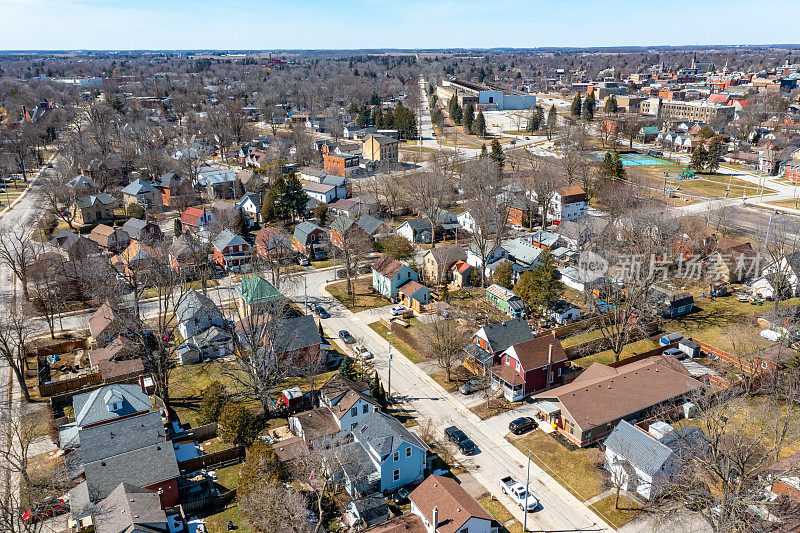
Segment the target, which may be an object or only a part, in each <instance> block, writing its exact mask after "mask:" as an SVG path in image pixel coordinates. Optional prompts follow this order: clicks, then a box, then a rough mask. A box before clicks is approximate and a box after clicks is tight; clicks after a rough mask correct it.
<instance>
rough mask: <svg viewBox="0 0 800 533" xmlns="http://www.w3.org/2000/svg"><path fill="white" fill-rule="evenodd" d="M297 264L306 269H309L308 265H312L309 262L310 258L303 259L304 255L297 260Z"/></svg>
mask: <svg viewBox="0 0 800 533" xmlns="http://www.w3.org/2000/svg"><path fill="white" fill-rule="evenodd" d="M297 262H298V263H299V264H300V266H304V267H307V266H308V265H310V264H311V262H310V261H309V260H308V258H307V257H303V256H302V255H301V256H300V257H298V258H297Z"/></svg>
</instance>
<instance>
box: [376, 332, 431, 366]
mask: <svg viewBox="0 0 800 533" xmlns="http://www.w3.org/2000/svg"><path fill="white" fill-rule="evenodd" d="M369 327H370V328H372V330H373V331H374V332H375V333H377V334H378V335H380V336H381V337H383V338H384V339H386V340H387V341H388V340H390V339H391V343H392V347H393V348H394V349H396V350H397V351H399V352H400V353H401V354H403V355H405V356H406V357H408V359H409V360H410V361H411V362H412V363H415V364H416V363H421V362H422V357H421V356H420V355H419V354H418V353H417V352H416V351H414V349H413V348H411V346H409V345H408V344H406V343H405V342H403V341H401V340H400V339H398V338H397V336H396V335H391V336H389V334H388V333H389V330H388V329H387V328H386V326H384V325H383V324H381V323H380V322H373V323H372V324H370V325H369Z"/></svg>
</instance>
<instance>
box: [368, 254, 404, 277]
mask: <svg viewBox="0 0 800 533" xmlns="http://www.w3.org/2000/svg"><path fill="white" fill-rule="evenodd" d="M403 266H404V265H403V263H401V262H400V261H398V260H397V259H395V258H394V257H392V256H391V255H389V254H381V256H380V257H379V258H378V259H377V261H375V262H374V263H373V264H372V269H373V270H376V271H377V272H379V273H380V274H382V275H384V276H386V277H387V278H391V277H392V276H394V275H395V274H397V273H398V272H399V271H400V269H401V268H403Z"/></svg>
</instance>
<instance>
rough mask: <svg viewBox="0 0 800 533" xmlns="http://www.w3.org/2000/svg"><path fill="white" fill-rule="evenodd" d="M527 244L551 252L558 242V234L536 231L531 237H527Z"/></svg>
mask: <svg viewBox="0 0 800 533" xmlns="http://www.w3.org/2000/svg"><path fill="white" fill-rule="evenodd" d="M527 242H529V243H530V244H532V245H534V246H536V247H537V248H541V249H542V250H548V251H550V250H552V249H553V248H555V247H556V245H557V244H558V242H559V235H558V233H553V232H552V231H545V230H541V229H540V230H536V231H535V232H534V233H533V235H531V236H529V237H527Z"/></svg>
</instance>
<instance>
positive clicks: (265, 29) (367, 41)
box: [0, 0, 800, 50]
mask: <svg viewBox="0 0 800 533" xmlns="http://www.w3.org/2000/svg"><path fill="white" fill-rule="evenodd" d="M798 15H800V0H761V1H760V2H755V1H752V0H747V1H742V0H669V1H664V0H616V1H609V0H546V1H541V0H527V1H525V0H500V1H498V0H483V1H479V0H458V1H455V0H347V1H340V0H328V1H323V0H283V1H273V0H213V1H210V0H124V1H123V0H0V20H3V21H4V24H3V29H2V31H0V49H2V50H76V49H93V50H107V49H110V50H125V49H149V50H155V49H159V50H161V49H168V50H175V49H218V50H226V49H239V50H275V49H356V48H448V47H464V48H493V47H512V48H528V47H538V46H577V47H582V46H621V45H643V46H648V45H650V46H654V45H694V44H774V43H781V44H785V43H797V42H798V41H800V33H798V31H797V22H796V21H797V20H798Z"/></svg>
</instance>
